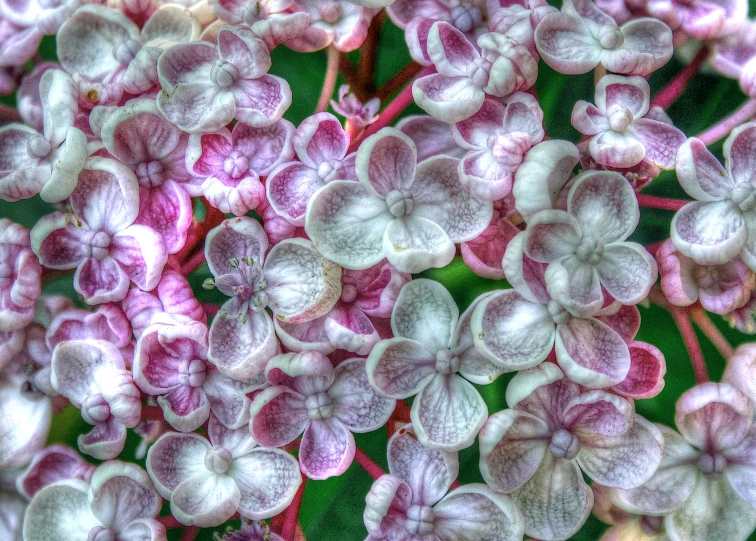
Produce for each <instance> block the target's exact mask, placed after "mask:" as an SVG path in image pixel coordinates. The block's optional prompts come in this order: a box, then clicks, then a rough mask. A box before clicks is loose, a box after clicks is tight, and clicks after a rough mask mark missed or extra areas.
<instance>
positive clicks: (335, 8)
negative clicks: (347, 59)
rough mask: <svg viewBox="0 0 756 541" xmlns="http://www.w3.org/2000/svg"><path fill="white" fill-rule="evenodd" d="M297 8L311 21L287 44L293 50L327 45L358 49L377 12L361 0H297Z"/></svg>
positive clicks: (319, 47) (312, 49)
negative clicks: (327, 0)
mask: <svg viewBox="0 0 756 541" xmlns="http://www.w3.org/2000/svg"><path fill="white" fill-rule="evenodd" d="M294 4H295V6H296V8H297V9H300V10H302V11H303V12H304V13H306V14H307V15H308V16H309V17H310V24H309V26H308V27H307V29H306V30H305V31H304V32H303V33H302V34H301V35H299V36H297V37H295V38H294V39H291V40H289V41H288V42H287V43H286V45H287V46H289V47H291V48H292V49H294V50H295V51H303V52H308V51H317V50H320V49H324V48H325V47H328V46H329V45H331V44H333V46H334V47H335V48H336V49H337V50H339V51H342V52H349V51H354V50H355V49H358V48H359V47H360V46H361V45H362V43H363V42H364V41H365V37H367V34H368V28H369V27H370V22H371V21H372V20H373V16H375V14H376V13H377V11H376V10H375V9H371V8H370V7H366V6H364V5H361V4H363V2H351V1H348V0H334V1H331V2H322V1H319V0H296V2H295V3H294Z"/></svg>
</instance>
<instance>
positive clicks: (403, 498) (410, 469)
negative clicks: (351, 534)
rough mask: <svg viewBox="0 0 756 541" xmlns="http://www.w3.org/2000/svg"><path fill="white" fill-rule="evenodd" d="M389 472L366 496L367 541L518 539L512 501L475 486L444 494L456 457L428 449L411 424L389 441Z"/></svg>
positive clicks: (520, 522)
mask: <svg viewBox="0 0 756 541" xmlns="http://www.w3.org/2000/svg"><path fill="white" fill-rule="evenodd" d="M388 464H389V472H390V473H389V474H387V475H383V476H382V477H380V478H378V479H377V480H376V481H375V483H373V486H372V488H371V489H370V492H369V493H368V495H367V496H366V497H365V504H366V506H365V513H364V515H363V520H364V522H365V527H366V528H367V531H368V534H369V535H368V538H367V541H388V540H393V539H402V540H406V541H422V540H424V539H434V538H435V539H497V540H501V541H515V540H519V539H522V533H523V520H522V515H521V514H520V512H519V510H518V509H517V506H516V505H515V504H514V502H512V500H511V498H509V497H507V496H504V495H503V494H497V493H496V492H494V491H492V490H491V489H490V488H488V487H487V486H486V485H483V484H479V483H475V484H471V485H465V486H463V487H459V488H456V489H454V490H452V491H451V492H449V493H448V494H447V491H448V490H449V488H450V487H451V485H452V483H453V482H454V481H455V479H456V477H457V473H458V472H459V459H458V457H457V453H450V452H445V451H432V450H429V449H427V448H426V447H423V446H422V445H421V444H420V442H419V441H418V440H417V437H416V435H415V431H414V429H413V427H412V425H407V426H405V427H404V428H402V429H401V430H399V431H398V432H397V433H396V434H394V436H392V437H391V439H390V440H389V445H388Z"/></svg>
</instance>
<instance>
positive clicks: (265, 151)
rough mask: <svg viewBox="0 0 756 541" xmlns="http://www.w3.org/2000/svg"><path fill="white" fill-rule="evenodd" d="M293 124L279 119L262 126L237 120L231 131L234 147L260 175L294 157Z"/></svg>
mask: <svg viewBox="0 0 756 541" xmlns="http://www.w3.org/2000/svg"><path fill="white" fill-rule="evenodd" d="M293 137H294V125H293V124H292V123H291V122H289V121H288V120H284V119H281V120H279V121H278V122H275V123H274V124H272V125H270V126H265V127H263V128H259V127H254V126H248V125H247V124H244V123H243V122H237V123H236V124H235V125H234V129H233V131H232V132H231V139H232V141H233V143H234V149H236V150H239V151H240V152H242V153H243V154H244V155H245V157H246V158H247V159H248V160H249V168H250V169H251V170H252V171H254V172H255V173H257V174H258V175H260V176H265V175H268V174H269V173H270V172H271V171H272V170H273V168H274V167H276V166H277V165H279V164H281V163H283V162H286V161H289V160H291V159H292V158H293V157H294V148H293V145H292V140H293Z"/></svg>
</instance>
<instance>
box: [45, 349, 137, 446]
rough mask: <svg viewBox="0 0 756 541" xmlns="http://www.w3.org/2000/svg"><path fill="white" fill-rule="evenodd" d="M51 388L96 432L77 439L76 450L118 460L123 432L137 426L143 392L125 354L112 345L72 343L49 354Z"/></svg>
mask: <svg viewBox="0 0 756 541" xmlns="http://www.w3.org/2000/svg"><path fill="white" fill-rule="evenodd" d="M51 381H52V386H53V388H54V389H55V391H56V392H58V393H60V394H61V395H63V396H65V397H66V398H68V400H70V401H71V403H72V404H73V405H75V406H76V407H77V408H79V409H80V410H81V416H82V418H83V419H84V420H85V421H86V422H87V423H89V424H90V425H93V426H94V428H93V429H92V430H91V431H90V432H89V433H88V434H86V435H82V436H79V439H78V443H79V450H80V451H81V452H82V453H86V454H88V455H91V456H93V457H95V458H97V459H99V460H108V459H111V458H115V457H117V456H118V455H119V454H120V453H121V451H122V450H123V445H124V443H125V442H126V429H127V428H134V427H135V426H136V425H137V423H139V420H140V417H141V413H142V402H141V396H142V395H141V392H140V391H139V389H138V388H137V386H136V385H135V384H134V379H133V378H132V375H131V372H130V371H129V370H127V369H126V364H125V363H124V360H123V356H122V355H121V353H120V352H119V351H118V349H117V348H116V347H115V346H114V345H113V344H111V343H110V342H105V341H102V340H91V339H87V340H71V341H68V342H63V343H61V344H58V346H57V347H56V348H55V351H53V359H52V375H51Z"/></svg>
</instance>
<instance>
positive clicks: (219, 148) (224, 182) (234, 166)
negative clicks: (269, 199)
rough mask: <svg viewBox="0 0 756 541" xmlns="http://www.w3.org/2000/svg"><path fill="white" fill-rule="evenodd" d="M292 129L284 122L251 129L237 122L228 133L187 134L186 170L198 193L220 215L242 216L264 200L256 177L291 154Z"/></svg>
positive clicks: (263, 191)
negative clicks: (198, 185)
mask: <svg viewBox="0 0 756 541" xmlns="http://www.w3.org/2000/svg"><path fill="white" fill-rule="evenodd" d="M293 133H294V126H293V125H292V124H291V123H290V122H289V121H288V120H279V121H278V122H276V123H274V124H272V125H270V126H267V127H264V128H255V127H252V126H248V125H246V124H243V123H241V122H237V123H236V125H235V126H234V128H233V130H232V131H229V130H228V129H227V128H220V129H219V130H218V131H217V132H215V133H207V134H202V135H198V134H195V135H191V136H190V137H189V148H188V149H187V154H186V163H187V167H188V168H189V171H190V172H191V173H192V174H193V175H195V176H196V177H199V181H200V182H201V185H202V187H201V193H203V194H204V195H205V197H206V198H207V200H208V202H209V203H210V204H211V205H213V206H214V207H215V208H217V209H220V210H221V211H222V212H230V213H232V214H235V215H237V216H242V215H244V214H246V213H247V212H249V211H250V210H254V209H256V208H257V206H258V205H259V204H260V202H261V201H262V200H263V199H264V198H265V187H263V185H262V183H261V182H260V177H263V176H266V175H269V174H271V171H273V169H275V168H276V166H278V165H279V164H281V163H282V162H286V161H288V160H290V159H291V158H292V156H293V155H294V149H293V147H292V135H293Z"/></svg>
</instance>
